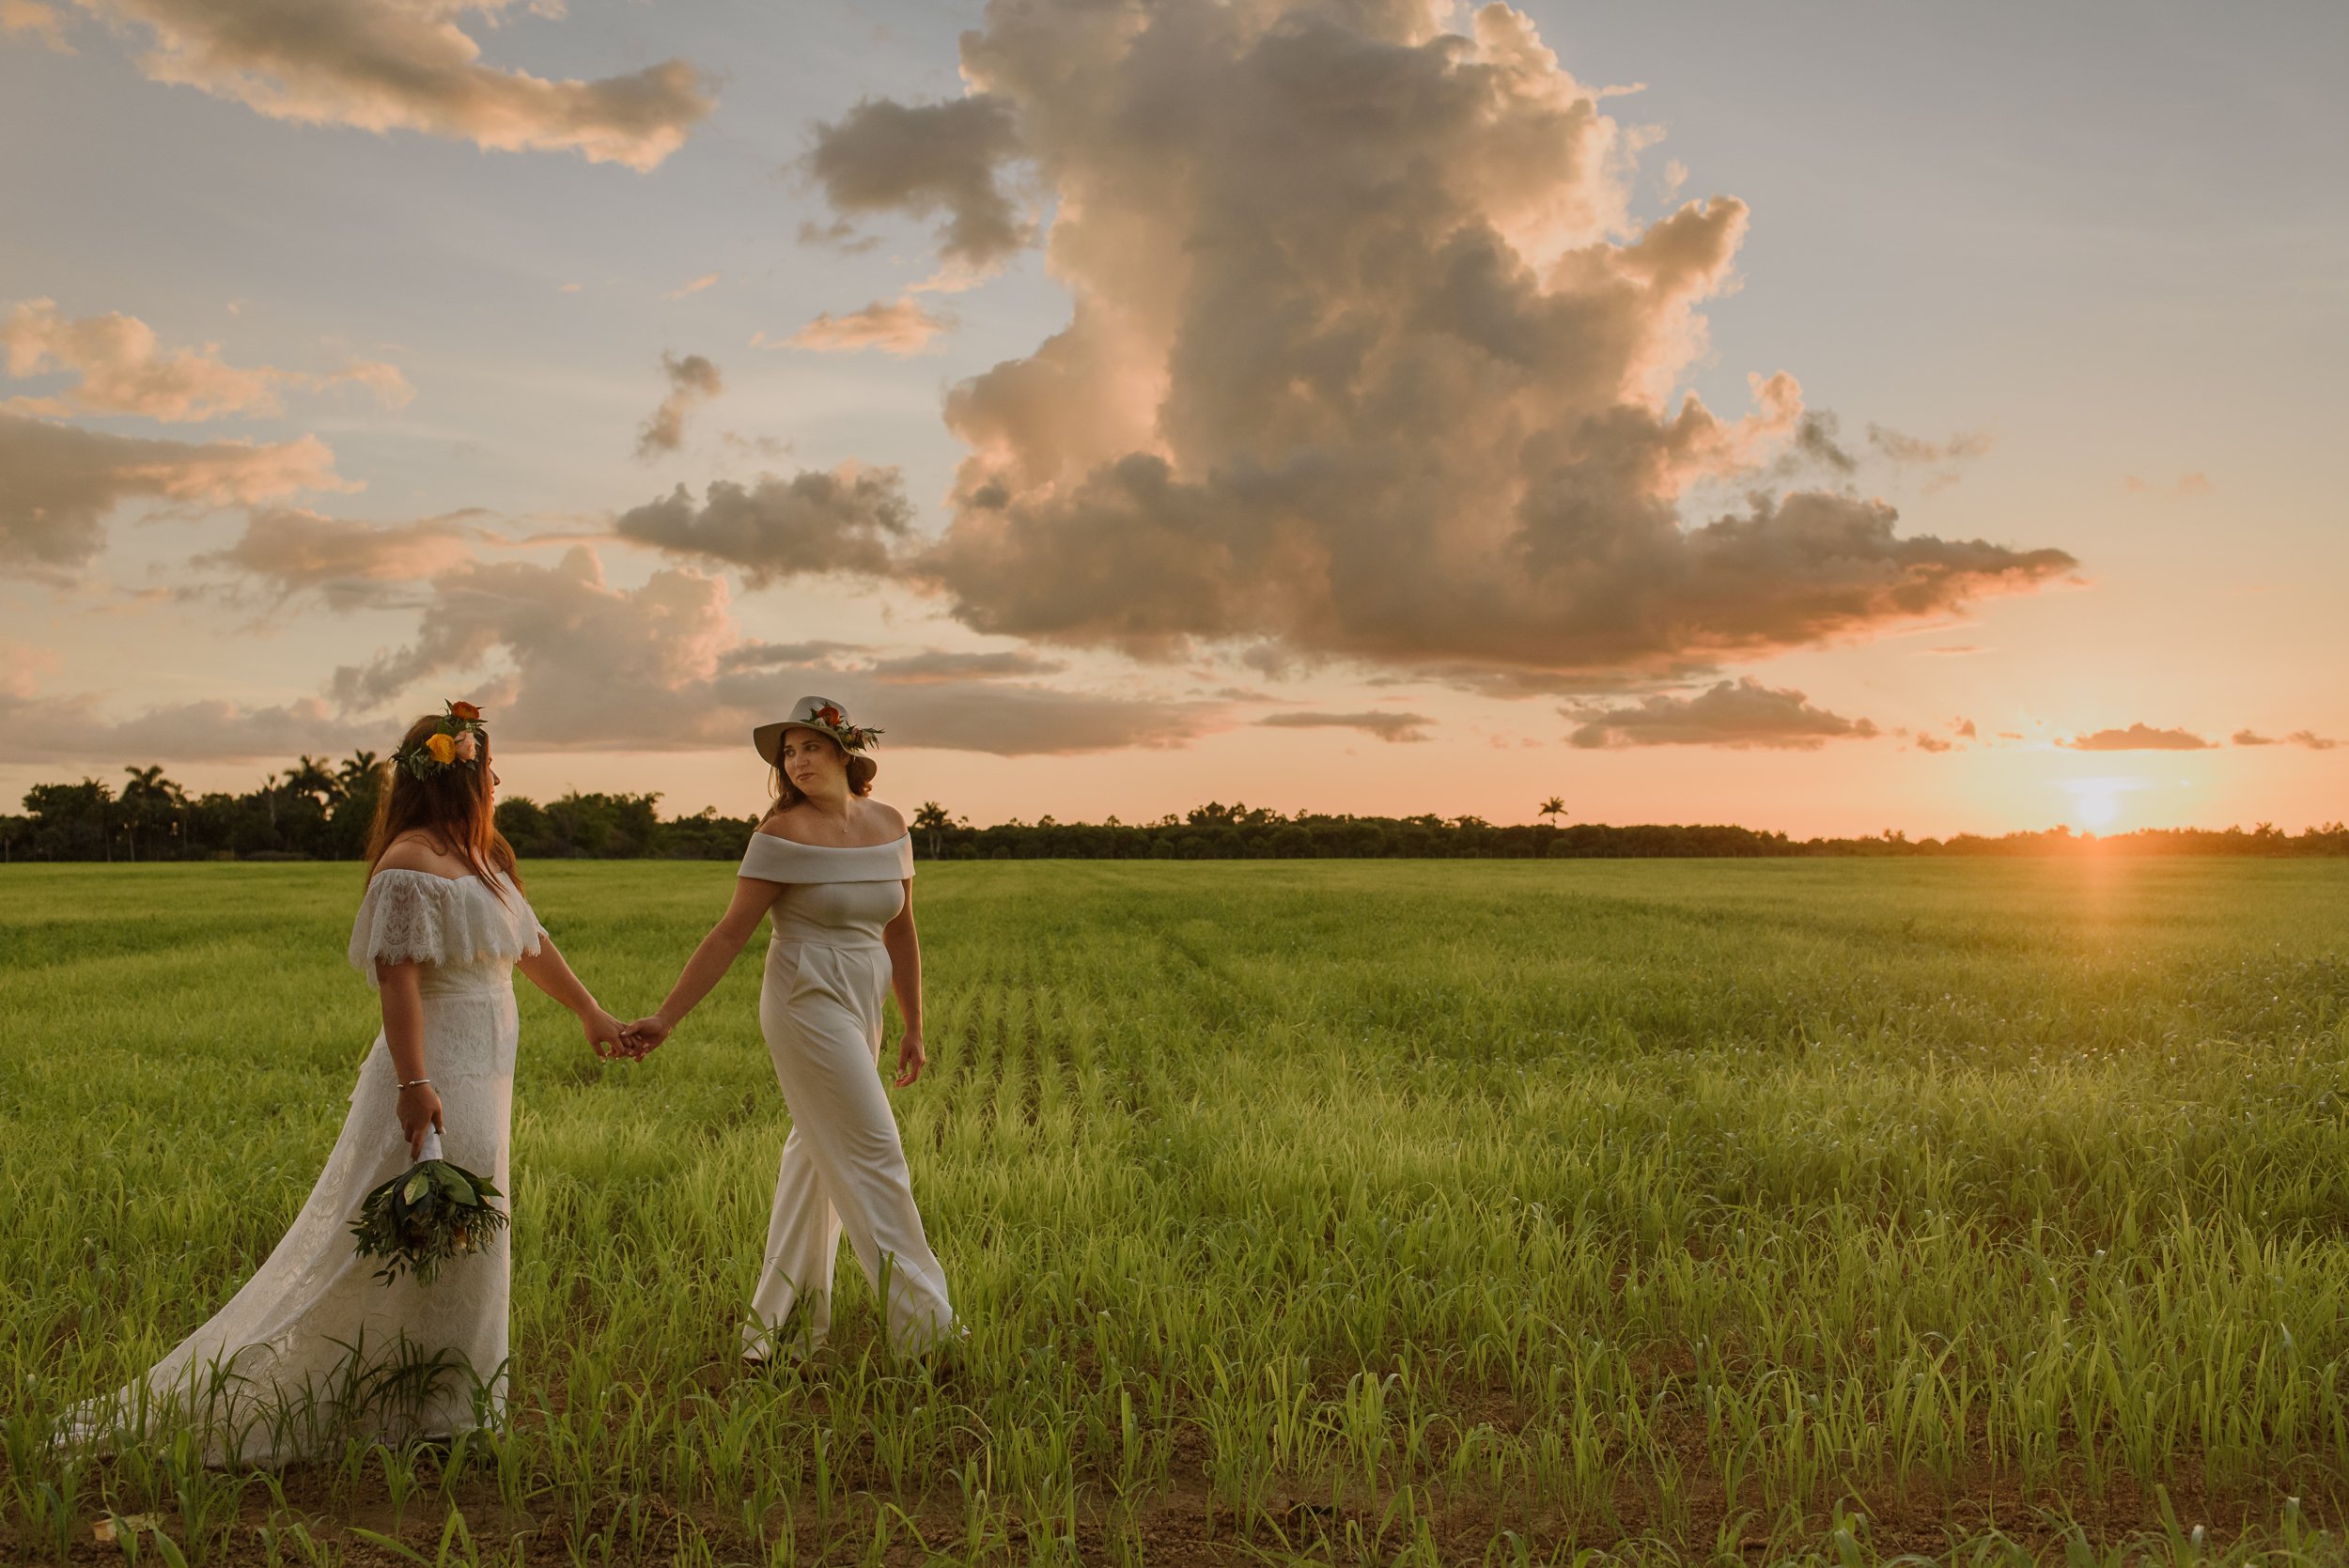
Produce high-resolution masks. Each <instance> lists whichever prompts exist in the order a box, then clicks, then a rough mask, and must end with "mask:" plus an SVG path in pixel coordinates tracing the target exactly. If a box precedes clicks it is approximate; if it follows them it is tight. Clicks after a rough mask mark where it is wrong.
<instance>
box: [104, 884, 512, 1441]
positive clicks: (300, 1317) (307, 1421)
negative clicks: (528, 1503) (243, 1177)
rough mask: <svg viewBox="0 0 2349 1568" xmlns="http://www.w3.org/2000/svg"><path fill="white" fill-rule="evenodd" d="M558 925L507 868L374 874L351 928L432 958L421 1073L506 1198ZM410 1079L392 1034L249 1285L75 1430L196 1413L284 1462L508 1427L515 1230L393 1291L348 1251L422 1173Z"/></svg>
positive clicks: (366, 954) (447, 1144) (368, 953)
mask: <svg viewBox="0 0 2349 1568" xmlns="http://www.w3.org/2000/svg"><path fill="white" fill-rule="evenodd" d="M544 935H545V927H543V926H542V925H540V924H538V920H537V916H536V915H535V914H533V913H532V912H531V908H530V906H529V904H528V903H526V902H525V901H524V900H523V898H522V895H521V890H519V889H518V888H516V887H515V886H514V885H513V883H512V882H510V881H508V880H506V879H505V878H504V877H500V878H498V880H497V881H496V883H495V884H494V885H493V884H491V883H490V882H488V881H485V880H483V879H482V878H480V877H456V878H451V877H435V876H432V875H430V874H428V873H425V872H420V871H396V870H386V871H379V872H377V873H376V874H375V876H374V877H373V879H372V880H371V881H369V883H368V884H367V893H366V899H365V900H364V901H362V902H361V904H360V906H359V914H358V918H357V920H356V921H355V922H354V923H353V924H352V926H351V933H350V962H351V964H352V966H353V967H355V968H357V969H358V970H360V971H361V972H362V973H364V974H366V977H367V983H368V984H369V985H370V986H374V985H376V984H378V980H377V976H376V968H375V966H376V964H377V963H378V962H379V961H381V962H385V963H402V962H412V963H415V964H418V965H421V966H422V968H421V969H420V970H419V980H420V986H419V988H420V990H421V992H422V994H423V1001H424V1054H425V1071H426V1074H427V1075H428V1077H429V1078H430V1079H432V1082H433V1087H434V1088H435V1089H436V1090H437V1091H438V1092H439V1094H440V1096H441V1108H442V1123H443V1133H442V1142H443V1151H444V1153H445V1155H446V1157H448V1158H449V1159H452V1160H454V1161H456V1162H457V1163H458V1164H459V1165H461V1166H464V1167H465V1168H466V1169H468V1170H472V1171H478V1172H482V1173H484V1174H486V1175H488V1176H489V1177H490V1180H492V1181H494V1182H495V1183H496V1184H497V1185H498V1187H499V1188H500V1189H501V1190H505V1191H511V1190H512V1188H511V1185H510V1183H509V1181H508V1175H509V1172H508V1162H507V1156H508V1147H509V1144H510V1142H511V1131H512V1121H513V1102H514V1054H515V1047H516V1044H517V1042H518V1038H519V1029H518V1020H517V1018H516V1015H515V1010H514V978H513V970H514V962H515V960H516V959H518V958H522V957H526V956H530V955H535V954H537V951H538V944H539V940H540V939H541V938H542V937H543V936H544ZM398 1097H399V1096H398V1088H397V1074H396V1072H395V1071H394V1069H393V1066H392V1059H391V1050H390V1048H389V1047H388V1046H386V1045H385V1044H384V1040H383V1036H382V1034H381V1032H378V1033H377V1035H376V1037H375V1043H374V1045H373V1047H372V1048H370V1049H369V1050H368V1052H367V1055H366V1061H364V1062H363V1063H361V1064H360V1067H359V1082H358V1086H357V1087H356V1088H355V1089H354V1090H353V1091H352V1092H351V1096H350V1113H349V1115H347V1116H346V1117H345V1118H344V1121H343V1130H342V1136H341V1137H340V1138H338V1139H337V1140H336V1141H335V1143H334V1153H332V1154H331V1155H329V1156H328V1157H327V1160H326V1169H325V1170H324V1171H323V1172H320V1173H319V1179H318V1185H317V1186H316V1187H314V1188H311V1190H310V1196H309V1200H308V1201H307V1202H306V1203H303V1205H302V1212H301V1213H299V1214H298V1215H296V1216H295V1217H294V1220H293V1224H292V1226H291V1228H290V1229H288V1231H287V1233H286V1234H285V1238H284V1239H283V1240H281V1241H280V1242H278V1244H277V1247H276V1249H275V1250H273V1251H272V1252H271V1253H270V1255H269V1257H268V1259H267V1261H265V1262H264V1263H263V1264H262V1265H261V1266H260V1268H259V1269H258V1270H257V1272H256V1273H255V1274H254V1276H253V1278H252V1279H251V1280H250V1281H246V1283H245V1286H244V1288H243V1289H242V1290H240V1291H239V1292H237V1294H236V1295H235V1296H233V1297H231V1298H230V1300H229V1302H228V1304H227V1305H226V1307H224V1308H222V1309H221V1310H220V1312H219V1313H218V1314H217V1315H216V1316H214V1317H213V1318H212V1319H211V1321H210V1322H209V1323H206V1324H205V1325H204V1326H203V1327H199V1328H197V1329H196V1330H195V1331H194V1333H192V1334H190V1335H189V1336H188V1337H187V1338H186V1339H185V1340H184V1341H182V1342H181V1343H180V1344H179V1347H178V1348H177V1349H175V1350H174V1351H172V1352H171V1354H170V1355H168V1356H166V1357H164V1358H163V1360H161V1361H160V1362H158V1363H157V1364H156V1365H155V1367H154V1368H153V1369H152V1370H151V1371H149V1372H148V1374H147V1376H146V1377H145V1378H143V1379H141V1380H140V1381H139V1382H137V1383H134V1384H132V1386H131V1387H130V1388H128V1389H123V1390H121V1391H120V1392H118V1393H117V1394H115V1395H113V1396H112V1397H110V1398H106V1399H101V1400H98V1401H95V1402H93V1403H92V1404H91V1405H86V1406H84V1407H83V1408H82V1409H81V1410H80V1411H78V1412H76V1415H75V1418H74V1421H73V1422H72V1423H71V1427H70V1432H69V1436H70V1438H72V1439H74V1440H79V1441H84V1442H97V1443H103V1444H105V1445H107V1446H113V1447H119V1446H121V1445H123V1444H125V1443H127V1442H134V1441H138V1440H140V1438H141V1436H142V1435H152V1434H153V1433H155V1432H157V1431H159V1430H163V1429H167V1428H169V1427H176V1426H179V1425H182V1424H190V1425H194V1426H197V1427H198V1428H200V1429H201V1430H202V1431H203V1433H204V1435H205V1449H206V1454H207V1457H208V1458H209V1459H210V1461H211V1462H213V1463H215V1464H217V1463H222V1462H225V1461H230V1460H234V1461H238V1462H242V1463H247V1464H277V1463H283V1462H285V1461H287V1460H290V1459H295V1458H301V1457H304V1456H307V1455H312V1454H317V1453H320V1452H328V1451H329V1450H330V1449H332V1448H333V1447H334V1446H335V1445H338V1444H339V1443H340V1442H341V1441H342V1440H343V1439H344V1438H346V1437H350V1436H358V1437H363V1438H372V1439H379V1440H383V1441H392V1442H397V1441H400V1440H403V1439H406V1438H409V1437H413V1436H437V1435H440V1434H444V1433H449V1432H454V1431H457V1430H460V1429H463V1428H467V1427H472V1426H476V1425H483V1424H488V1423H490V1422H491V1421H494V1420H495V1419H496V1418H497V1416H498V1415H499V1413H500V1412H501V1411H502V1410H503V1408H504V1403H505V1387H506V1343H507V1342H506V1333H507V1311H506V1306H507V1296H508V1281H509V1280H510V1277H511V1262H510V1257H511V1254H510V1253H509V1251H508V1240H507V1237H506V1234H504V1233H501V1234H499V1236H498V1238H497V1241H496V1243H495V1245H494V1246H492V1247H490V1248H489V1249H487V1250H483V1251H481V1252H478V1253H475V1254H474V1255H472V1256H470V1257H465V1258H460V1259H458V1260H456V1261H454V1262H452V1263H449V1264H447V1265H443V1268H442V1270H441V1272H440V1274H439V1276H438V1278H436V1279H435V1280H434V1281H432V1282H431V1283H430V1284H428V1285H427V1284H419V1283H417V1282H416V1281H415V1280H414V1279H413V1278H412V1277H411V1276H407V1275H403V1276H402V1277H401V1278H400V1279H399V1280H398V1281H397V1282H395V1283H393V1284H389V1285H386V1284H383V1283H381V1282H380V1281H377V1280H376V1279H375V1277H374V1265H371V1264H367V1263H363V1262H361V1261H360V1259H359V1258H358V1256H357V1255H356V1253H355V1252H354V1251H353V1250H352V1247H353V1243H352V1239H351V1234H350V1223H351V1221H352V1220H353V1219H357V1218H358V1213H359V1205H360V1203H361V1202H362V1201H363V1200H365V1198H366V1195H367V1193H368V1192H369V1191H370V1190H371V1189H373V1188H376V1187H377V1186H379V1185H381V1183H383V1182H385V1181H388V1180H390V1179H391V1178H392V1177H393V1176H395V1175H397V1174H398V1173H399V1172H401V1171H404V1170H406V1169H407V1168H408V1166H409V1164H410V1163H411V1157H410V1155H409V1150H408V1142H407V1140H406V1139H405V1138H404V1137H402V1136H401V1134H400V1130H399V1120H398V1116H397V1101H398Z"/></svg>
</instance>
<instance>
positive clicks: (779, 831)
mask: <svg viewBox="0 0 2349 1568" xmlns="http://www.w3.org/2000/svg"><path fill="white" fill-rule="evenodd" d="M797 815H799V813H798V810H797V809H796V808H794V807H790V806H785V807H782V808H781V809H779V810H775V811H770V812H769V813H768V814H767V815H765V816H763V817H761V818H759V822H758V828H757V830H756V831H759V832H762V833H766V834H768V835H770V837H774V838H797V837H798V836H799V835H798V834H797V833H796V832H794V831H792V820H793V818H794V817H796V816H797Z"/></svg>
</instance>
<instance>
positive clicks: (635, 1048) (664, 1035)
mask: <svg viewBox="0 0 2349 1568" xmlns="http://www.w3.org/2000/svg"><path fill="white" fill-rule="evenodd" d="M676 1029H677V1025H675V1024H673V1023H671V1022H669V1021H668V1020H667V1019H666V1018H664V1017H661V1015H660V1014H658V1013H655V1014H652V1015H651V1016H649V1017H642V1018H639V1019H637V1020H636V1021H635V1022H634V1023H632V1024H629V1025H627V1026H626V1027H625V1028H623V1029H622V1030H621V1032H620V1033H621V1037H622V1044H623V1046H624V1048H626V1049H627V1050H628V1052H629V1055H630V1060H632V1061H637V1062H642V1061H643V1060H644V1059H645V1058H646V1057H647V1056H650V1055H651V1054H652V1053H653V1052H654V1051H656V1050H658V1049H660V1048H661V1045H662V1043H663V1042H665V1041H666V1040H667V1039H668V1038H669V1036H670V1034H671V1033H672V1032H675V1031H676Z"/></svg>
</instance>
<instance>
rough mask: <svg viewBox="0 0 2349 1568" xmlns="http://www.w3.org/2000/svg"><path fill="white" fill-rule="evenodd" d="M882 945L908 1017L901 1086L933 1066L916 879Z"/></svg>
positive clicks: (900, 1051)
mask: <svg viewBox="0 0 2349 1568" xmlns="http://www.w3.org/2000/svg"><path fill="white" fill-rule="evenodd" d="M881 945H882V946H883V947H885V948H887V949H888V950H889V985H890V988H891V989H892V990H893V991H894V992H895V993H896V997H897V1011H898V1012H899V1013H900V1014H902V1015H903V1016H904V1017H905V1020H906V1032H905V1038H903V1039H901V1040H899V1041H898V1042H897V1080H896V1081H897V1087H898V1088H900V1089H903V1088H904V1087H905V1086H906V1085H907V1084H909V1083H911V1082H912V1081H913V1080H914V1079H918V1078H920V1077H921V1076H922V1069H923V1068H924V1067H926V1066H927V1065H929V1060H930V1058H929V1050H928V1048H927V1046H926V1043H925V1041H924V1040H923V1037H922V938H921V934H920V933H919V932H917V931H916V930H915V929H914V928H913V878H912V877H907V878H906V901H905V904H904V905H903V907H902V908H899V909H898V910H897V912H896V913H895V914H894V915H893V916H892V917H890V921H889V924H886V925H884V926H882V927H881Z"/></svg>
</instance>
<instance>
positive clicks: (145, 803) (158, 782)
mask: <svg viewBox="0 0 2349 1568" xmlns="http://www.w3.org/2000/svg"><path fill="white" fill-rule="evenodd" d="M123 771H124V772H125V773H128V774H130V775H131V782H130V783H129V784H124V785H123V786H122V828H123V831H124V832H125V833H127V834H129V836H130V840H131V859H132V860H133V861H135V860H137V859H138V858H139V830H140V829H141V828H143V827H146V826H147V825H148V824H149V823H150V822H153V821H154V820H155V819H156V818H157V817H158V816H162V817H163V818H165V819H166V820H167V819H168V817H169V815H170V812H171V809H172V808H173V807H174V806H176V805H177V804H179V800H180V793H179V785H178V784H173V783H172V782H171V781H170V780H169V779H166V778H164V777H163V768H162V766H161V765H160V764H158V765H156V766H154V767H151V768H124V769H123Z"/></svg>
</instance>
